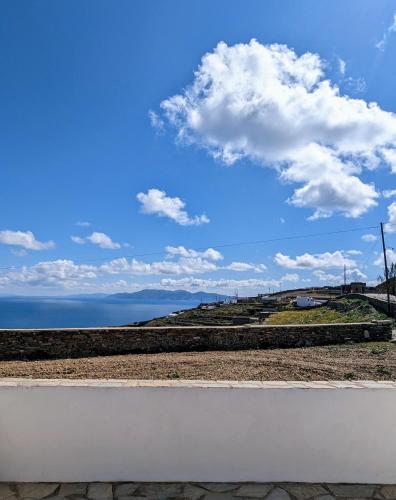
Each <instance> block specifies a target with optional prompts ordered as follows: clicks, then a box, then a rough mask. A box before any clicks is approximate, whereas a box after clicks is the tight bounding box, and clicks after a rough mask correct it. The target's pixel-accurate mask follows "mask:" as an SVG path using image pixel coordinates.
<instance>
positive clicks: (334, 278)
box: [312, 268, 367, 285]
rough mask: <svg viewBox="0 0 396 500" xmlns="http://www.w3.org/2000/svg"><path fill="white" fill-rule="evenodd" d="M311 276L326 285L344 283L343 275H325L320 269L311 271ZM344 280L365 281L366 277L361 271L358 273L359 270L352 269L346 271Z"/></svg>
mask: <svg viewBox="0 0 396 500" xmlns="http://www.w3.org/2000/svg"><path fill="white" fill-rule="evenodd" d="M312 274H313V275H314V276H315V277H316V278H318V279H319V281H322V282H325V283H326V284H328V285H341V284H342V283H343V282H344V275H343V274H338V275H335V274H331V273H326V272H325V271H323V270H321V269H317V270H316V271H313V273H312ZM346 278H347V280H348V281H365V280H367V275H366V274H364V273H363V272H362V271H360V269H358V268H354V269H348V271H347V272H346Z"/></svg>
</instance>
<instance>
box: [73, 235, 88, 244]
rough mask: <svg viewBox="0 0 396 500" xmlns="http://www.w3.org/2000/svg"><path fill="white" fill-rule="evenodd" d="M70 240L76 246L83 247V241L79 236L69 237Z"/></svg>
mask: <svg viewBox="0 0 396 500" xmlns="http://www.w3.org/2000/svg"><path fill="white" fill-rule="evenodd" d="M70 239H71V240H72V241H73V242H74V243H77V245H85V239H84V238H81V236H70Z"/></svg>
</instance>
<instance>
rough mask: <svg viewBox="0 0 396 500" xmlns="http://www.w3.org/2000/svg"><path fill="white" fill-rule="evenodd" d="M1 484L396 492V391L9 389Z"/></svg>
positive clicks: (73, 384)
mask: <svg viewBox="0 0 396 500" xmlns="http://www.w3.org/2000/svg"><path fill="white" fill-rule="evenodd" d="M0 408H1V411H0V439H1V446H0V481H9V482H12V481H15V482H29V481H31V482H80V481H82V482H88V481H113V482H114V481H154V482H161V481H164V482H173V481H215V482H219V481H220V482H249V481H250V482H251V481H253V482H280V481H291V482H310V483H312V482H327V483H376V484H392V483H394V482H395V472H394V456H395V451H396V432H395V431H394V425H395V421H396V382H393V381H389V382H387V381H385V382H373V381H351V382H349V381H332V382H320V381H318V382H293V381H289V382H282V381H274V382H254V381H252V382H235V381H229V382H228V381H220V382H217V381H180V380H174V381H169V380H166V381H147V380H146V381H131V380H26V379H1V380H0Z"/></svg>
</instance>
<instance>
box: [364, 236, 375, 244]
mask: <svg viewBox="0 0 396 500" xmlns="http://www.w3.org/2000/svg"><path fill="white" fill-rule="evenodd" d="M362 240H363V241H366V242H368V243H369V242H370V241H376V240H377V237H376V236H375V234H363V236H362Z"/></svg>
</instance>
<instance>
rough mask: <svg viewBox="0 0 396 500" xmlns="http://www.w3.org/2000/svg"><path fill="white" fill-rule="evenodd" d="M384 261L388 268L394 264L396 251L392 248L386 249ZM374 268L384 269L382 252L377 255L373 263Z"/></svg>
mask: <svg viewBox="0 0 396 500" xmlns="http://www.w3.org/2000/svg"><path fill="white" fill-rule="evenodd" d="M386 260H387V264H388V267H390V265H391V264H392V262H394V263H396V251H395V250H393V248H387V249H386ZM373 264H374V265H375V266H380V267H385V265H384V257H383V254H382V252H381V253H380V254H378V257H377V259H376V260H375V261H374V262H373Z"/></svg>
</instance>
